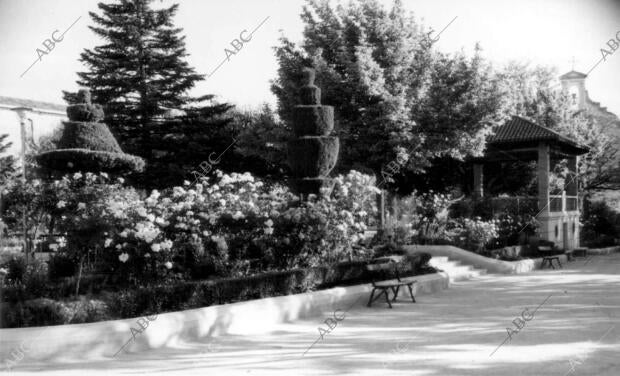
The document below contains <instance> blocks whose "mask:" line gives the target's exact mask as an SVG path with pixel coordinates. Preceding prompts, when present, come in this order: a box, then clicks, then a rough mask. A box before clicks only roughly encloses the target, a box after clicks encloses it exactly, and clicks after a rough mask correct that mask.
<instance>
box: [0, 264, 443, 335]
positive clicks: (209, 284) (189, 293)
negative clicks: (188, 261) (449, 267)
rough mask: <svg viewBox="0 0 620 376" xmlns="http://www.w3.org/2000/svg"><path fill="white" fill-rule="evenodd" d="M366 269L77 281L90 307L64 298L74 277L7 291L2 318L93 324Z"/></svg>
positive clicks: (360, 279)
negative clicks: (33, 293)
mask: <svg viewBox="0 0 620 376" xmlns="http://www.w3.org/2000/svg"><path fill="white" fill-rule="evenodd" d="M430 258H431V256H430V255H429V254H426V253H418V254H415V255H413V256H410V257H407V258H406V259H405V262H404V263H403V264H402V268H399V269H400V273H401V276H403V277H407V276H411V275H420V274H429V273H434V272H436V270H435V269H434V268H432V267H430V266H428V260H430ZM365 266H366V262H364V261H352V262H346V263H341V264H337V265H334V266H331V267H326V266H324V267H314V268H308V269H293V270H288V271H280V272H268V273H262V274H258V275H254V276H249V277H245V278H223V279H215V280H204V281H185V282H179V283H175V284H163V285H153V286H144V287H138V288H123V289H119V288H115V287H114V286H113V285H112V286H111V285H107V284H106V282H109V280H108V278H107V277H106V276H103V275H92V276H85V277H83V278H82V280H81V281H80V294H87V295H90V296H92V295H94V296H96V297H97V300H88V301H87V302H90V303H84V302H85V301H86V300H85V299H84V298H83V297H82V299H81V300H80V301H79V302H75V301H73V302H72V301H70V300H68V299H67V298H68V297H70V296H72V295H73V294H75V283H76V278H65V279H64V280H62V282H61V283H58V284H55V285H51V286H47V288H46V291H45V297H44V298H39V299H34V300H27V299H28V298H29V297H28V294H26V293H25V291H24V290H23V288H19V287H12V288H8V289H5V290H4V296H3V297H2V298H3V300H4V301H5V302H9V303H7V304H2V309H1V310H0V311H1V312H0V315H1V316H0V320H1V321H2V326H3V327H23V326H39V325H50V324H64V323H68V321H67V317H70V315H71V314H76V311H77V315H76V317H77V319H76V318H74V319H73V320H72V321H71V322H72V323H75V322H95V321H100V320H110V319H122V318H128V317H138V316H145V315H152V314H159V313H164V312H171V311H179V310H187V309H193V308H201V307H208V306H211V305H220V304H226V303H235V302H242V301H247V300H252V299H262V298H268V297H274V296H283V295H291V294H299V293H304V292H309V291H315V290H323V289H328V288H332V287H336V286H350V285H356V284H364V283H369V282H370V276H369V275H368V273H367V271H366V268H365ZM403 272H404V273H403ZM104 289H105V290H104ZM24 300H25V301H24ZM63 300H64V301H63ZM52 302H53V303H52ZM93 302H96V304H95V303H93ZM89 307H90V308H89ZM80 310H87V311H88V312H87V313H84V312H81V311H80Z"/></svg>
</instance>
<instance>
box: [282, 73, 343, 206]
mask: <svg viewBox="0 0 620 376" xmlns="http://www.w3.org/2000/svg"><path fill="white" fill-rule="evenodd" d="M314 79H315V72H314V70H313V69H310V68H305V69H304V81H305V82H304V86H303V87H302V88H301V102H302V103H301V105H298V106H295V110H294V113H293V132H294V137H295V138H294V139H293V140H291V141H289V148H288V158H289V164H290V166H291V170H292V172H293V176H294V180H293V189H294V190H295V191H296V193H297V194H299V195H301V197H302V199H303V198H307V197H308V194H317V195H318V194H321V193H323V194H327V195H329V193H330V192H331V190H332V188H333V186H334V181H333V180H332V179H330V178H328V177H327V176H328V174H329V173H330V171H331V170H332V169H333V168H334V167H335V166H336V161H337V159H338V151H339V148H340V143H339V140H338V137H334V136H330V135H329V134H330V133H331V132H332V130H333V129H334V108H333V107H332V106H323V105H321V89H319V88H318V87H317V86H316V85H314ZM322 188H323V189H325V190H324V191H323V192H321V189H322Z"/></svg>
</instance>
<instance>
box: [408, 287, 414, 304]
mask: <svg viewBox="0 0 620 376" xmlns="http://www.w3.org/2000/svg"><path fill="white" fill-rule="evenodd" d="M407 287H408V288H409V295H411V300H413V302H414V303H415V296H413V290H412V289H411V285H407Z"/></svg>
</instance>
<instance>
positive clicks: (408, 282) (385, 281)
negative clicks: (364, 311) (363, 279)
mask: <svg viewBox="0 0 620 376" xmlns="http://www.w3.org/2000/svg"><path fill="white" fill-rule="evenodd" d="M401 261H402V257H400V256H389V257H381V258H377V259H374V260H372V261H371V262H370V263H368V265H366V269H367V270H368V272H369V273H370V277H371V281H372V292H371V293H370V298H369V299H368V304H367V306H368V307H370V306H372V303H374V302H375V301H376V300H377V299H379V298H381V296H382V295H383V296H384V297H385V302H386V303H387V304H388V306H389V307H390V308H392V302H393V301H395V300H396V298H397V297H398V292H399V291H400V288H401V287H403V286H406V287H407V288H408V289H409V295H410V296H411V301H413V302H414V303H415V302H416V301H415V296H414V295H413V288H412V286H413V284H414V283H416V282H417V281H416V280H415V279H412V277H406V278H401V277H400V275H399V273H398V265H399V263H400V262H401ZM377 291H378V292H379V294H377V295H376V296H375V293H376V292H377ZM390 291H392V293H393V294H394V297H392V299H391V300H390V295H389V292H390Z"/></svg>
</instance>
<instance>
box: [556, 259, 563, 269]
mask: <svg viewBox="0 0 620 376" xmlns="http://www.w3.org/2000/svg"><path fill="white" fill-rule="evenodd" d="M556 261H557V262H558V265H559V266H560V269H564V268H563V267H562V263H561V262H560V259H557V260H556Z"/></svg>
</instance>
